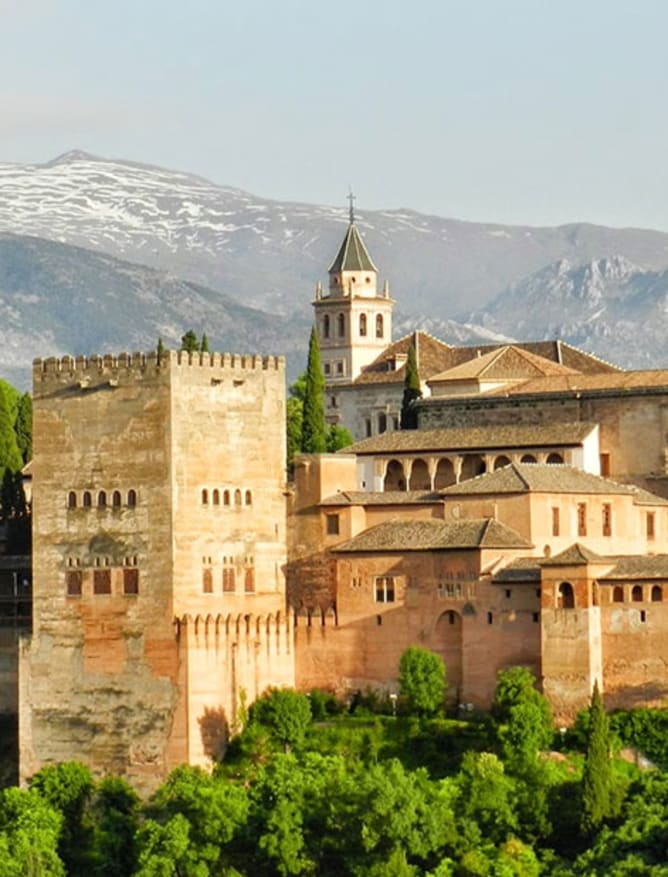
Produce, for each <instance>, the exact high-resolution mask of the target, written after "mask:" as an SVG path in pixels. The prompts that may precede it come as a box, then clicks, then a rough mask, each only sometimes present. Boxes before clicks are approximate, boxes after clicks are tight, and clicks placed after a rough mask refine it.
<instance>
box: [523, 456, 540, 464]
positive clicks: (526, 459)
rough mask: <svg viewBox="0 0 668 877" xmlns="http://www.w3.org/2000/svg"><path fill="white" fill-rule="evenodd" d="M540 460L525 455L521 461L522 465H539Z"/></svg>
mask: <svg viewBox="0 0 668 877" xmlns="http://www.w3.org/2000/svg"><path fill="white" fill-rule="evenodd" d="M537 462H538V460H536V458H535V457H534V455H533V454H523V455H522V458H521V459H520V463H537Z"/></svg>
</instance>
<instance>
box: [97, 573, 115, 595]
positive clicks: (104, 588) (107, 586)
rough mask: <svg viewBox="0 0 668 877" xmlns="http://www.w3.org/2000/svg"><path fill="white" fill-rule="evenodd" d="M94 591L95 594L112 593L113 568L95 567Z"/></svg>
mask: <svg viewBox="0 0 668 877" xmlns="http://www.w3.org/2000/svg"><path fill="white" fill-rule="evenodd" d="M93 593H94V594H111V570H110V569H95V570H93Z"/></svg>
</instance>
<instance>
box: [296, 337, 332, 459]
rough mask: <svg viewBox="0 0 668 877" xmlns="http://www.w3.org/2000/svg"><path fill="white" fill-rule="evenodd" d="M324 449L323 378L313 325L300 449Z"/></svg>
mask: <svg viewBox="0 0 668 877" xmlns="http://www.w3.org/2000/svg"><path fill="white" fill-rule="evenodd" d="M326 449H327V431H326V428H325V378H324V375H323V373H322V366H321V364H320V345H319V343H318V333H317V332H316V330H315V326H314V327H313V328H312V329H311V338H310V340H309V346H308V364H307V366H306V382H305V385H304V415H303V423H302V441H301V450H302V453H304V454H322V453H324V452H325V451H326Z"/></svg>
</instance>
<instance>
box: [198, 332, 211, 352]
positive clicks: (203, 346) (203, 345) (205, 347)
mask: <svg viewBox="0 0 668 877" xmlns="http://www.w3.org/2000/svg"><path fill="white" fill-rule="evenodd" d="M199 349H200V351H201V352H202V353H209V339H208V338H207V335H206V332H202V340H201V342H200V345H199Z"/></svg>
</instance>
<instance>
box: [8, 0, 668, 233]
mask: <svg viewBox="0 0 668 877" xmlns="http://www.w3.org/2000/svg"><path fill="white" fill-rule="evenodd" d="M667 34H668V3H666V2H665V0H633V2H631V0H459V2H455V0H410V2H409V0H382V2H381V0H358V2H351V0H337V2H323V0H310V2H306V0H237V2H234V3H232V2H228V0H189V2H188V3H182V2H176V0H171V2H170V0H167V2H165V0H163V2H157V0H114V2H113V3H110V2H107V0H0V161H20V162H27V161H47V160H48V159H50V158H53V157H54V156H55V155H57V154H59V153H60V152H64V151H66V150H68V149H71V148H81V149H86V150H89V151H91V152H95V153H98V154H101V155H107V156H114V157H120V158H127V159H132V160H136V161H145V162H150V163H154V164H162V165H165V166H168V167H174V168H178V169H182V170H186V171H191V172H194V173H199V174H201V175H203V176H206V177H208V178H210V179H212V180H215V181H216V182H218V183H221V184H225V185H231V186H238V187H240V188H244V189H248V190H249V191H251V192H254V193H256V194H258V195H262V196H265V197H271V198H280V199H289V200H301V201H309V202H318V203H329V204H332V203H334V204H342V205H344V204H345V195H346V192H347V187H348V184H349V183H352V185H353V187H354V189H355V191H356V193H357V195H358V201H357V205H358V208H360V209H363V208H365V207H366V208H394V207H412V208H414V209H416V210H422V211H425V212H432V213H438V214H441V215H444V216H454V217H459V218H462V219H472V220H486V221H498V222H516V223H531V224H557V223H562V222H569V221H576V220H588V221H592V222H600V223H605V224H610V225H619V226H625V225H636V226H645V227H655V228H662V229H666V230H668V171H667V170H666V167H667V162H668V121H667V119H668V114H667V113H666V98H667V97H668V53H667V51H666V42H667Z"/></svg>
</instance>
